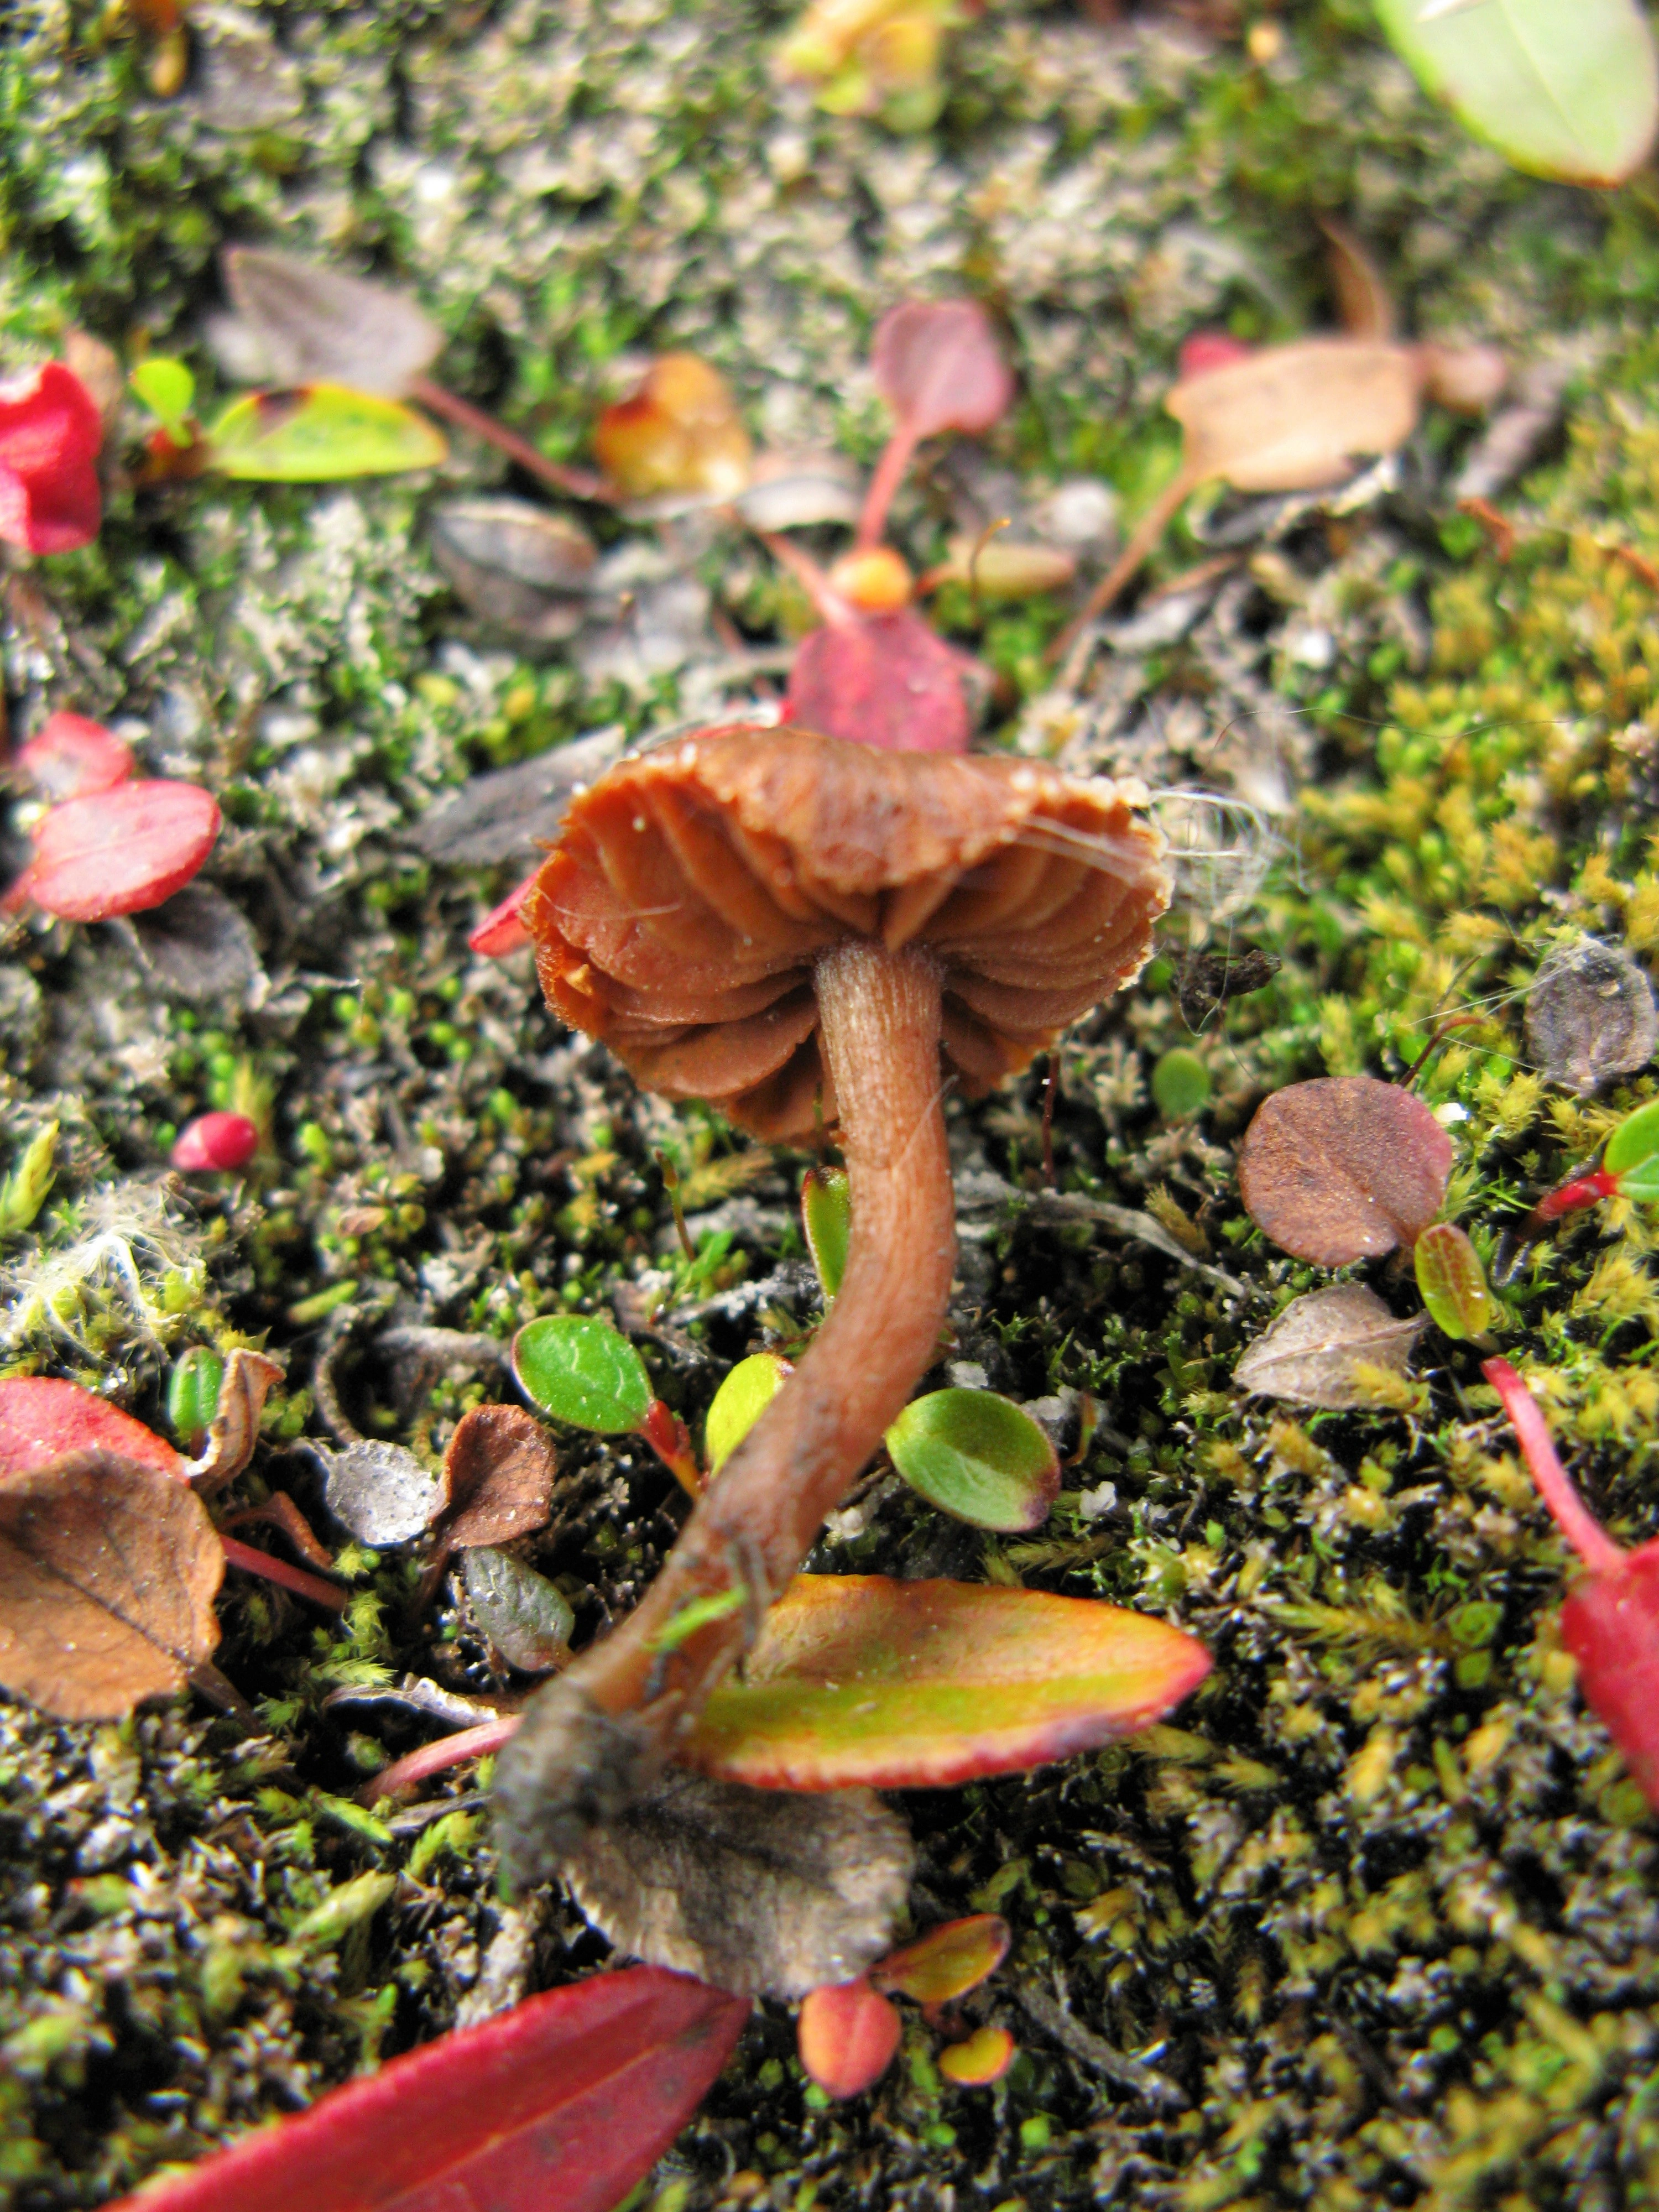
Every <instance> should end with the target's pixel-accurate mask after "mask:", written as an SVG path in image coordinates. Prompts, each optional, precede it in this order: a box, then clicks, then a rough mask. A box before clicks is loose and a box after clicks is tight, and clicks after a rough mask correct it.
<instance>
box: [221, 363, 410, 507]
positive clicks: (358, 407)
mask: <svg viewBox="0 0 1659 2212" xmlns="http://www.w3.org/2000/svg"><path fill="white" fill-rule="evenodd" d="M207 441H208V445H209V447H210V459H211V462H212V465H213V466H214V467H215V468H216V469H217V470H219V471H221V473H222V474H223V475H225V476H228V477H245V478H247V479H249V480H250V481H252V482H253V483H335V482H337V480H338V479H340V478H341V477H383V476H392V475H395V474H397V472H398V471H399V470H403V469H430V468H435V467H436V466H437V465H438V463H439V462H440V461H441V460H443V459H446V458H447V455H448V452H449V447H448V446H447V444H446V443H445V441H444V438H443V435H442V433H441V432H440V431H438V430H435V429H434V428H433V427H432V425H431V423H430V422H428V421H427V419H426V417H425V416H423V415H417V414H416V412H415V410H414V409H413V408H412V407H404V406H402V405H401V404H399V403H398V401H397V400H395V399H379V398H375V396H374V393H373V392H354V391H353V390H352V389H351V387H350V386H349V385H345V384H297V385H295V386H293V388H292V389H291V390H289V391H287V392H252V393H250V394H249V396H248V397H247V398H246V399H239V400H237V401H236V402H235V403H234V404H233V405H232V406H229V407H228V408H226V410H225V411H224V413H223V414H222V416H220V417H219V419H218V421H217V422H216V423H215V424H214V425H213V427H212V428H211V429H210V430H209V432H208V433H207Z"/></svg>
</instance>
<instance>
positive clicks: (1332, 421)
mask: <svg viewBox="0 0 1659 2212" xmlns="http://www.w3.org/2000/svg"><path fill="white" fill-rule="evenodd" d="M1422 389H1423V370H1422V367H1421V364H1420V363H1419V361H1418V358H1417V356H1416V355H1415V353H1414V352H1413V349H1411V348H1410V347H1409V346H1399V345H1388V344H1381V343H1376V341H1375V340H1372V339H1367V338H1303V339H1300V340H1298V341H1297V343H1295V344H1293V345H1280V346H1264V347H1263V349H1261V352H1260V353H1256V354H1252V355H1251V356H1249V359H1248V360H1246V361H1236V362H1230V363H1228V365H1227V366H1226V367H1225V368H1212V369H1209V370H1207V371H1206V373H1205V374H1203V375H1202V376H1194V377H1189V378H1188V379H1187V380H1186V381H1185V382H1184V383H1182V384H1177V385H1176V387H1175V389H1174V391H1173V392H1170V396H1169V398H1168V399H1167V400H1166V401H1165V402H1164V404H1165V405H1166V406H1167V407H1168V409H1169V410H1170V414H1171V415H1173V416H1175V418H1176V422H1179V423H1180V424H1181V426H1182V428H1183V430H1185V432H1186V434H1187V443H1186V458H1185V460H1184V462H1183V464H1182V477H1185V478H1186V480H1187V482H1188V483H1189V484H1198V483H1203V482H1205V481H1206V478H1208V477H1225V480H1226V481H1227V483H1230V484H1231V485H1232V486H1233V488H1234V489H1235V490H1237V491H1323V490H1325V489H1328V487H1330V486H1331V485H1333V484H1339V483H1344V482H1345V481H1346V479H1347V477H1350V476H1352V473H1353V471H1354V466H1355V463H1356V461H1357V459H1358V458H1359V457H1360V456H1362V455H1365V454H1375V453H1393V452H1394V451H1395V448H1396V447H1400V446H1402V445H1404V443H1405V442H1406V440H1407V438H1409V437H1410V435H1411V434H1412V432H1413V430H1414V429H1415V428H1417V419H1418V416H1419V411H1420V408H1421V400H1422Z"/></svg>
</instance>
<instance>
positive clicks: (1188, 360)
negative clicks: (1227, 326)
mask: <svg viewBox="0 0 1659 2212" xmlns="http://www.w3.org/2000/svg"><path fill="white" fill-rule="evenodd" d="M1254 352H1255V347H1254V346H1253V345H1250V344H1248V343H1246V341H1245V340H1244V339H1243V338H1236V337H1233V336H1232V335H1231V332H1229V331H1194V332H1193V334H1192V336H1191V337H1186V338H1182V341H1181V350H1180V352H1179V353H1178V354H1177V355H1176V375H1177V376H1178V377H1179V379H1180V380H1181V381H1182V383H1183V384H1184V383H1185V382H1186V381H1187V379H1188V377H1189V376H1202V375H1203V374H1204V373H1205V372H1206V369H1212V368H1226V367H1227V365H1228V363H1229V362H1235V361H1243V360H1245V359H1246V358H1247V357H1248V356H1249V355H1251V354H1253V353H1254Z"/></svg>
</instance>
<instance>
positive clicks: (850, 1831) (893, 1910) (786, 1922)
mask: <svg viewBox="0 0 1659 2212" xmlns="http://www.w3.org/2000/svg"><path fill="white" fill-rule="evenodd" d="M912 1859H913V1854H912V1851H911V1847H910V1838H909V1835H908V1832H907V1831H906V1829H905V1826H904V1823H903V1822H902V1820H900V1819H899V1818H898V1816H897V1814H894V1813H890V1812H889V1811H888V1810H887V1809H886V1808H885V1807H884V1805H883V1804H882V1802H881V1801H880V1800H879V1798H878V1797H877V1796H875V1795H874V1794H873V1793H872V1791H870V1790H830V1791H825V1792H822V1793H815V1794H813V1795H811V1796H805V1795H801V1794H799V1793H797V1792H794V1791H792V1790H752V1789H750V1788H749V1787H747V1786H746V1785H745V1784H743V1783H738V1782H715V1781H711V1780H709V1779H708V1778H706V1777H704V1776H702V1775H698V1774H691V1773H688V1772H687V1771H684V1769H683V1768H679V1767H671V1768H669V1770H668V1771H667V1772H666V1773H665V1776H664V1777H663V1778H662V1780H661V1781H660V1782H659V1784H657V1786H656V1787H655V1789H654V1790H652V1791H651V1793H650V1794H649V1795H648V1796H646V1797H644V1798H642V1799H641V1801H640V1802H639V1803H638V1804H636V1805H635V1807H634V1808H632V1809H631V1810H630V1811H629V1813H628V1814H626V1815H625V1817H624V1818H623V1819H622V1820H616V1821H613V1822H611V1824H610V1825H609V1826H605V1827H600V1828H595V1829H593V1830H592V1832H590V1836H589V1839H588V1841H587V1842H586V1844H585V1845H584V1847H583V1850H582V1853H581V1856H580V1858H579V1859H577V1860H575V1861H574V1862H573V1863H569V1864H568V1865H567V1867H566V1869H565V1875H566V1878H567V1880H568V1881H569V1884H570V1887H571V1889H572V1891H573V1892H574V1895H575V1898H576V1901H577V1903H578V1904H579V1905H580V1906H581V1908H582V1911H584V1912H585V1913H586V1915H587V1917H588V1918H589V1919H590V1920H591V1921H592V1923H593V1924H594V1925H595V1927H597V1928H599V1929H600V1930H601V1931H602V1932H603V1933H604V1934H605V1935H606V1936H609V1937H610V1938H611V1942H613V1943H615V1944H616V1945H617V1947H618V1948H619V1949H622V1950H623V1951H627V1952H629V1953H631V1954H633V1955H634V1956H635V1958H640V1959H644V1960H647V1962H649V1963H650V1964H653V1965H656V1966H674V1967H677V1968H678V1969H679V1970H680V1971H681V1972H684V1973H690V1974H696V1976H697V1977H698V1978H700V1979H701V1980H702V1981H706V1982H712V1983H713V1984H714V1985H715V1987H716V1988H718V1989H725V1990H735V1991H737V1992H738V1993H739V1994H740V1995H754V1996H781V1997H799V1996H805V1994H806V1992H807V1991H808V1990H812V1989H816V1988H817V1987H818V1986H819V1985H820V1984H823V1983H825V1982H844V1981H848V1980H849V1979H850V1978H852V1977H853V1976H854V1974H857V1973H860V1972H862V1970H863V1969H864V1968H865V1967H866V1966H869V1965H870V1964H871V1963H872V1960H876V1959H878V1958H880V1957H881V1955H882V1954H883V1953H884V1951H885V1950H886V1948H887V1946H888V1943H889V1942H890V1939H891V1936H892V1929H893V1922H894V1920H895V1918H896V1916H897V1914H898V1912H899V1911H900V1909H901V1907H902V1905H903V1903H904V1899H905V1897H906V1894H907V1893H908V1889H909V1885H910V1869H911V1864H912Z"/></svg>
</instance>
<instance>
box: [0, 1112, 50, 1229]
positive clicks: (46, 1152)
mask: <svg viewBox="0 0 1659 2212" xmlns="http://www.w3.org/2000/svg"><path fill="white" fill-rule="evenodd" d="M57 1153H58V1124H57V1122H56V1121H48V1122H47V1124H46V1127H45V1128H44V1129H41V1130H39V1131H38V1132H37V1133H35V1135H33V1137H31V1138H30V1139H29V1141H28V1143H27V1145H25V1146H24V1147H23V1149H22V1152H21V1153H20V1154H19V1156H18V1159H17V1164H16V1165H15V1167H14V1168H13V1169H12V1170H11V1171H10V1173H9V1175H8V1176H7V1177H6V1179H5V1181H4V1182H0V1237H11V1236H15V1234H16V1233H17V1231H19V1230H20V1229H27V1227H28V1225H29V1224H30V1223H31V1222H32V1221H33V1218H34V1217H35V1215H36V1214H37V1213H39V1212H40V1209H41V1207H42V1206H44V1205H45V1204H46V1196H47V1194H48V1192H49V1191H50V1190H51V1188H52V1182H53V1180H54V1178H53V1175H52V1162H53V1160H54V1159H55V1158H56V1157H57Z"/></svg>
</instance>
